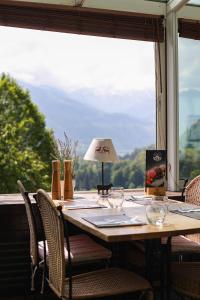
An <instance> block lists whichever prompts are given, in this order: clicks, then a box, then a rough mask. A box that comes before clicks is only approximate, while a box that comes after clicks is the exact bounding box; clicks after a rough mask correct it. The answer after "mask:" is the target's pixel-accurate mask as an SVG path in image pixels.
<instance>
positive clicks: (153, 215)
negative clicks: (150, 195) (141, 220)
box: [146, 201, 167, 226]
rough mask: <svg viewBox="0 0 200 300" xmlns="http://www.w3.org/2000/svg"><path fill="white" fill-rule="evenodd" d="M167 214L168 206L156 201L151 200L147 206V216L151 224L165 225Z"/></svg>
mask: <svg viewBox="0 0 200 300" xmlns="http://www.w3.org/2000/svg"><path fill="white" fill-rule="evenodd" d="M166 214H167V207H166V205H163V204H161V203H158V202H156V201H154V202H151V204H150V205H147V206H146V217H147V221H148V222H149V224H153V225H157V226H160V225H163V223H164V221H165V217H166Z"/></svg>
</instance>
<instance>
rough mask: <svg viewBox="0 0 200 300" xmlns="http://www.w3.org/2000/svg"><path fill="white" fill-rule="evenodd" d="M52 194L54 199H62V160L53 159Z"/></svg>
mask: <svg viewBox="0 0 200 300" xmlns="http://www.w3.org/2000/svg"><path fill="white" fill-rule="evenodd" d="M51 195H52V199H53V200H60V199H61V188H60V161H59V160H53V161H52V183H51Z"/></svg>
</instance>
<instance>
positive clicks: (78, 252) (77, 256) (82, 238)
mask: <svg viewBox="0 0 200 300" xmlns="http://www.w3.org/2000/svg"><path fill="white" fill-rule="evenodd" d="M69 242H70V250H71V259H72V261H73V263H82V262H83V263H84V262H90V261H91V262H92V261H96V260H107V259H109V258H111V256H112V252H111V251H110V250H108V249H107V248H105V247H103V246H101V245H100V244H98V243H96V242H95V241H93V240H92V239H91V238H90V237H89V236H87V235H84V234H81V235H73V236H70V237H69ZM38 249H39V250H38V251H39V256H40V258H41V259H43V258H44V244H43V242H39V243H38ZM46 254H47V263H48V247H47V243H46ZM65 258H66V261H67V260H68V254H67V248H66V245H65Z"/></svg>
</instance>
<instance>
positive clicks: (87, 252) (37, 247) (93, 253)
mask: <svg viewBox="0 0 200 300" xmlns="http://www.w3.org/2000/svg"><path fill="white" fill-rule="evenodd" d="M17 184H18V187H19V190H20V192H21V194H22V196H23V199H24V203H25V207H26V214H27V218H28V224H29V230H30V257H31V270H32V275H31V290H32V291H34V290H35V284H34V278H35V274H36V272H37V270H38V269H39V267H41V268H42V278H43V280H42V287H41V292H42V293H43V290H44V274H45V266H46V265H47V266H48V264H49V260H48V247H47V244H46V241H45V238H44V236H45V235H44V233H43V234H42V236H43V240H42V241H39V240H38V236H39V235H38V232H37V226H36V218H35V215H34V213H33V209H32V204H31V201H30V198H29V195H28V192H26V190H25V188H24V186H23V184H22V183H21V181H20V180H18V181H17ZM38 217H39V218H41V216H40V212H39V211H38ZM70 243H71V257H72V260H73V263H74V265H76V266H77V267H78V266H80V265H81V264H83V265H85V264H96V263H97V262H103V263H104V264H105V263H106V264H107V262H108V261H109V259H110V258H111V256H112V252H111V251H110V250H108V249H107V248H105V247H103V246H101V245H100V244H98V243H96V242H94V241H93V240H92V239H91V238H90V237H89V236H87V235H85V234H80V235H74V236H70ZM65 260H66V264H67V263H68V255H67V250H66V249H65ZM44 262H45V263H44Z"/></svg>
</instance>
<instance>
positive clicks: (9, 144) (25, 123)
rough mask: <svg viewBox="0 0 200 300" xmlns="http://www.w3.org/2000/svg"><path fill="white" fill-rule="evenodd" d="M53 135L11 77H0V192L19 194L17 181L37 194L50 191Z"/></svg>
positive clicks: (26, 93)
mask: <svg viewBox="0 0 200 300" xmlns="http://www.w3.org/2000/svg"><path fill="white" fill-rule="evenodd" d="M52 135H53V133H52V131H51V130H49V129H47V128H46V124H45V118H44V116H43V115H42V114H41V113H40V112H39V110H38V108H37V106H36V105H35V104H33V102H32V101H31V97H30V94H29V92H28V91H26V90H24V89H22V88H21V87H20V86H19V85H18V84H17V82H16V81H15V80H14V79H12V78H11V77H10V76H9V75H6V74H2V75H1V76H0V192H1V193H11V192H16V191H18V190H17V185H16V181H17V179H21V180H22V181H23V182H24V185H25V186H26V188H27V189H28V190H30V191H35V190H36V189H37V188H39V187H42V188H45V189H49V188H50V178H51V160H52V157H51V154H52V151H53V149H52Z"/></svg>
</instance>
